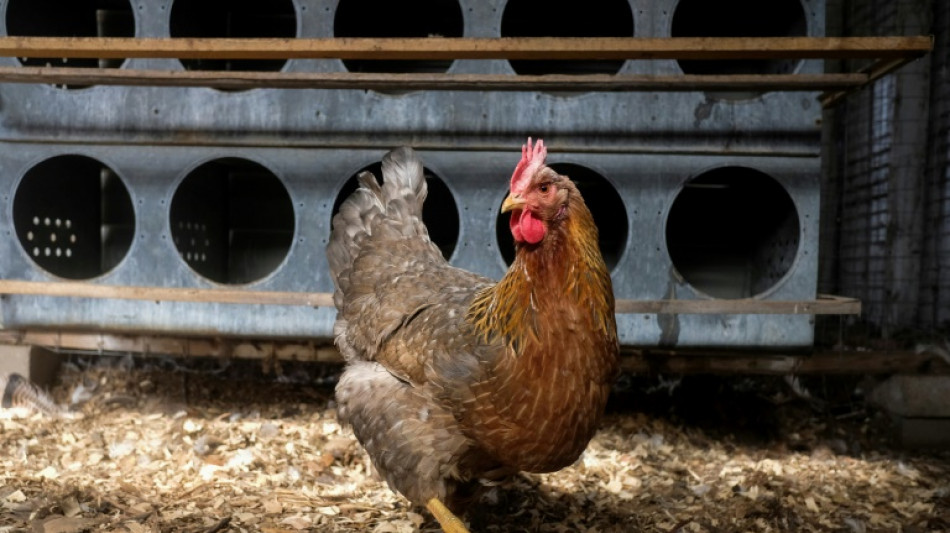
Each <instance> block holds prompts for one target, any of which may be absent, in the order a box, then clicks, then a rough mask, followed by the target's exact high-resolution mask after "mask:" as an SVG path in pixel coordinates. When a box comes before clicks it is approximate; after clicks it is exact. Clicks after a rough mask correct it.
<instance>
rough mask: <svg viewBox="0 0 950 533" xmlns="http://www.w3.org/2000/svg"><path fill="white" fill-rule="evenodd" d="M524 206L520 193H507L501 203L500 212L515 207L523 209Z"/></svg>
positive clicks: (505, 211)
mask: <svg viewBox="0 0 950 533" xmlns="http://www.w3.org/2000/svg"><path fill="white" fill-rule="evenodd" d="M524 206H525V202H524V198H522V197H521V195H520V194H509V195H508V197H507V198H505V201H504V202H502V204H501V212H502V213H507V212H508V211H513V210H515V209H524Z"/></svg>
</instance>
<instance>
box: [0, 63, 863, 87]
mask: <svg viewBox="0 0 950 533" xmlns="http://www.w3.org/2000/svg"><path fill="white" fill-rule="evenodd" d="M0 82H2V83H49V84H64V85H128V86H166V87H167V86H173V87H215V88H220V89H253V88H279V89H371V90H380V91H386V90H402V91H412V90H447V91H716V90H758V91H776V90H785V91H818V90H825V91H831V90H846V89H849V88H854V87H860V86H862V85H864V84H865V83H866V82H867V75H865V74H749V75H738V74H737V75H692V74H684V75H660V76H651V75H622V74H618V75H608V74H587V75H557V74H551V75H543V76H516V75H511V74H408V73H378V74H377V73H362V72H244V71H229V72H221V71H197V70H195V71H186V70H139V69H99V68H92V69H90V68H68V67H0Z"/></svg>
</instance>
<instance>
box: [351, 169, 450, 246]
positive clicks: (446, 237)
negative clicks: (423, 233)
mask: <svg viewBox="0 0 950 533" xmlns="http://www.w3.org/2000/svg"><path fill="white" fill-rule="evenodd" d="M382 169H383V164H382V162H376V163H373V164H371V165H367V166H365V167H363V168H361V169H360V170H359V171H357V172H356V173H355V174H353V175H352V176H350V178H349V179H348V180H346V183H344V184H343V187H341V188H340V192H339V193H337V195H336V200H335V201H334V202H333V216H335V215H336V214H337V213H338V212H339V211H340V205H341V204H343V202H344V201H345V200H346V199H347V198H349V197H350V195H351V194H353V192H354V191H356V189H357V188H358V187H359V182H358V181H357V177H358V176H359V175H360V174H361V173H363V172H371V173H372V174H373V176H375V177H376V181H377V182H379V183H382ZM423 173H424V174H425V177H426V187H428V190H429V192H428V194H427V195H426V200H425V203H423V204H422V222H423V223H424V224H425V225H426V229H428V231H429V238H430V239H432V242H434V243H435V245H436V246H438V247H439V250H440V251H441V252H442V256H443V257H445V259H446V260H448V259H449V258H451V257H452V253H453V252H455V247H456V245H457V244H458V239H459V223H460V222H459V211H458V207H457V206H456V205H455V199H454V198H453V197H452V192H451V191H450V190H449V188H448V186H447V185H446V184H445V182H444V181H442V178H440V177H439V176H437V175H436V174H435V173H433V172H432V171H431V170H429V169H428V168H423Z"/></svg>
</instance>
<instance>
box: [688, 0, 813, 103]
mask: <svg viewBox="0 0 950 533" xmlns="http://www.w3.org/2000/svg"><path fill="white" fill-rule="evenodd" d="M806 34H807V23H806V18H805V10H804V8H803V7H802V4H801V2H799V0H775V1H770V2H762V1H760V0H728V1H725V2H708V1H706V0H680V2H679V3H678V4H677V5H676V10H675V11H674V12H673V27H672V29H671V36H672V37H801V36H804V35H806ZM677 63H679V66H680V69H682V71H683V72H684V73H686V74H791V73H793V72H795V70H796V69H797V68H798V66H799V64H801V60H799V59H723V60H688V59H681V60H678V61H677ZM715 94H716V95H717V96H719V97H720V98H726V99H747V98H753V97H756V96H758V95H760V94H761V93H759V92H754V91H734V92H717V93H715Z"/></svg>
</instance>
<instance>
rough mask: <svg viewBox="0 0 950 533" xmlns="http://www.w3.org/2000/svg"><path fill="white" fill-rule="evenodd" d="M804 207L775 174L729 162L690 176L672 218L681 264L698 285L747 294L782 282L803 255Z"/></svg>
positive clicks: (670, 245)
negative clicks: (799, 207)
mask: <svg viewBox="0 0 950 533" xmlns="http://www.w3.org/2000/svg"><path fill="white" fill-rule="evenodd" d="M800 233H801V227H800V225H799V217H798V211H797V210H796V208H795V203H794V202H793V201H792V198H791V196H789V194H788V192H787V191H786V190H785V188H784V187H783V186H782V184H780V183H779V182H778V181H777V180H776V179H775V178H773V177H772V176H769V175H768V174H766V173H764V172H761V171H759V170H755V169H752V168H747V167H723V168H717V169H715V170H710V171H708V172H705V173H703V174H700V175H699V176H697V177H695V178H693V179H691V180H689V181H688V182H687V183H686V184H685V185H684V186H683V189H682V190H681V191H680V192H679V194H678V195H677V196H676V199H675V200H674V201H673V205H672V207H671V208H670V212H669V215H668V216H667V219H666V247H667V250H668V251H669V254H670V259H671V260H672V262H673V266H674V267H675V268H676V271H677V272H679V274H680V275H681V276H682V277H683V279H684V280H685V281H686V282H687V283H689V284H690V285H691V286H692V287H693V288H694V289H696V290H697V291H699V292H701V293H703V294H706V295H709V296H713V297H716V298H747V297H751V296H755V295H759V294H762V293H764V292H766V291H768V290H769V289H771V288H772V287H774V286H776V285H777V284H778V283H779V282H780V281H781V280H782V278H783V277H784V276H785V275H786V274H787V273H788V271H789V270H790V269H791V268H792V264H793V263H794V261H795V258H796V257H797V255H798V250H799V235H800Z"/></svg>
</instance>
